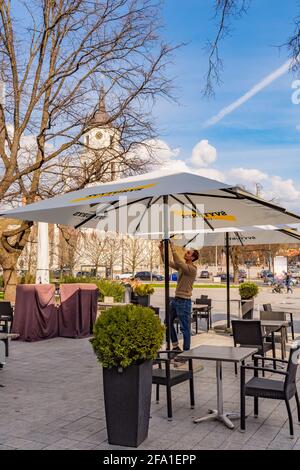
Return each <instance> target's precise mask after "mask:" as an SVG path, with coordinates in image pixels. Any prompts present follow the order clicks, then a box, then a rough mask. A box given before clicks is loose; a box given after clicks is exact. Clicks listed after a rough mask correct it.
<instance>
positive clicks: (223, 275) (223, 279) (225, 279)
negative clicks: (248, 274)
mask: <svg viewBox="0 0 300 470" xmlns="http://www.w3.org/2000/svg"><path fill="white" fill-rule="evenodd" d="M220 278H221V282H226V281H227V274H226V273H222V274H220ZM233 280H234V277H233V274H231V273H230V274H229V281H230V282H233ZM244 280H245V278H244V277H241V276H240V275H239V276H238V282H239V283H242V282H244Z"/></svg>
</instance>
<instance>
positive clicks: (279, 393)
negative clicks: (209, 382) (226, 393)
mask: <svg viewBox="0 0 300 470" xmlns="http://www.w3.org/2000/svg"><path fill="white" fill-rule="evenodd" d="M258 360H259V359H258V358H256V362H255V365H254V366H249V365H247V366H245V365H242V366H241V431H242V432H243V431H245V430H246V400H245V398H246V396H248V397H253V398H254V415H255V416H256V417H257V416H258V400H259V398H270V399H272V400H283V401H285V404H286V408H287V414H288V419H289V426H290V437H291V438H292V439H293V438H294V425H293V416H292V412H291V407H290V403H289V402H290V400H291V398H293V397H295V399H296V403H297V412H298V422H299V424H300V401H299V396H298V392H297V386H296V375H297V368H298V363H299V360H300V341H299V342H296V343H295V344H294V345H293V347H292V348H291V351H290V357H289V360H288V361H284V360H282V359H276V362H280V363H284V364H287V370H286V371H282V370H277V369H276V370H274V369H273V370H270V369H266V368H264V367H258ZM246 370H253V371H254V377H253V378H252V379H250V380H249V381H248V382H245V375H246ZM260 371H263V372H272V373H273V374H279V375H281V376H283V377H285V380H284V381H281V380H274V379H266V378H262V377H258V372H260Z"/></svg>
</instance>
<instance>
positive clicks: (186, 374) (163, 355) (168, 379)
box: [152, 351, 195, 421]
mask: <svg viewBox="0 0 300 470" xmlns="http://www.w3.org/2000/svg"><path fill="white" fill-rule="evenodd" d="M175 356H176V353H174V351H160V352H159V353H158V357H157V359H156V360H155V361H154V363H153V365H154V367H153V370H152V383H153V384H154V385H156V402H157V403H159V387H160V385H163V386H165V387H166V392H167V413H168V420H170V421H171V420H172V417H173V411H172V392H171V389H172V387H174V386H175V385H178V384H180V383H182V382H186V381H189V383H190V404H191V408H194V406H195V395H194V374H193V361H192V359H189V360H188V369H182V370H176V369H172V368H171V361H172V360H173V359H174V357H175ZM155 366H158V368H156V367H155Z"/></svg>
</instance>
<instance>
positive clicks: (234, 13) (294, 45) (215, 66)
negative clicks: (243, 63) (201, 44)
mask: <svg viewBox="0 0 300 470" xmlns="http://www.w3.org/2000/svg"><path fill="white" fill-rule="evenodd" d="M250 6H251V0H215V2H214V15H213V21H215V23H216V32H215V34H214V38H213V39H212V40H208V43H207V50H208V67H207V73H206V77H205V87H204V95H205V96H207V97H211V96H213V95H214V93H215V88H216V86H218V85H220V84H221V83H222V78H221V74H222V70H223V60H222V57H221V54H220V46H221V43H222V41H223V40H224V38H225V37H226V36H228V35H229V34H231V32H232V28H233V23H234V22H235V21H237V20H238V19H239V18H241V17H242V16H244V15H245V14H247V12H248V10H249V8H250ZM291 20H292V19H291ZM278 47H284V48H285V49H287V53H288V55H289V56H290V58H291V70H293V71H294V72H299V69H300V16H297V17H296V18H295V19H294V31H293V33H291V35H290V37H289V38H288V39H287V42H286V43H285V44H278Z"/></svg>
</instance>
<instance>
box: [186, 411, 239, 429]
mask: <svg viewBox="0 0 300 470" xmlns="http://www.w3.org/2000/svg"><path fill="white" fill-rule="evenodd" d="M232 419H240V414H239V413H233V412H232V413H226V412H225V413H223V414H220V413H219V412H218V410H209V415H207V416H203V417H202V418H196V419H194V423H197V424H198V423H207V422H209V421H214V420H217V421H220V422H221V423H223V424H225V426H227V427H228V428H229V429H234V424H233V423H232V422H231V420H232Z"/></svg>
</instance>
